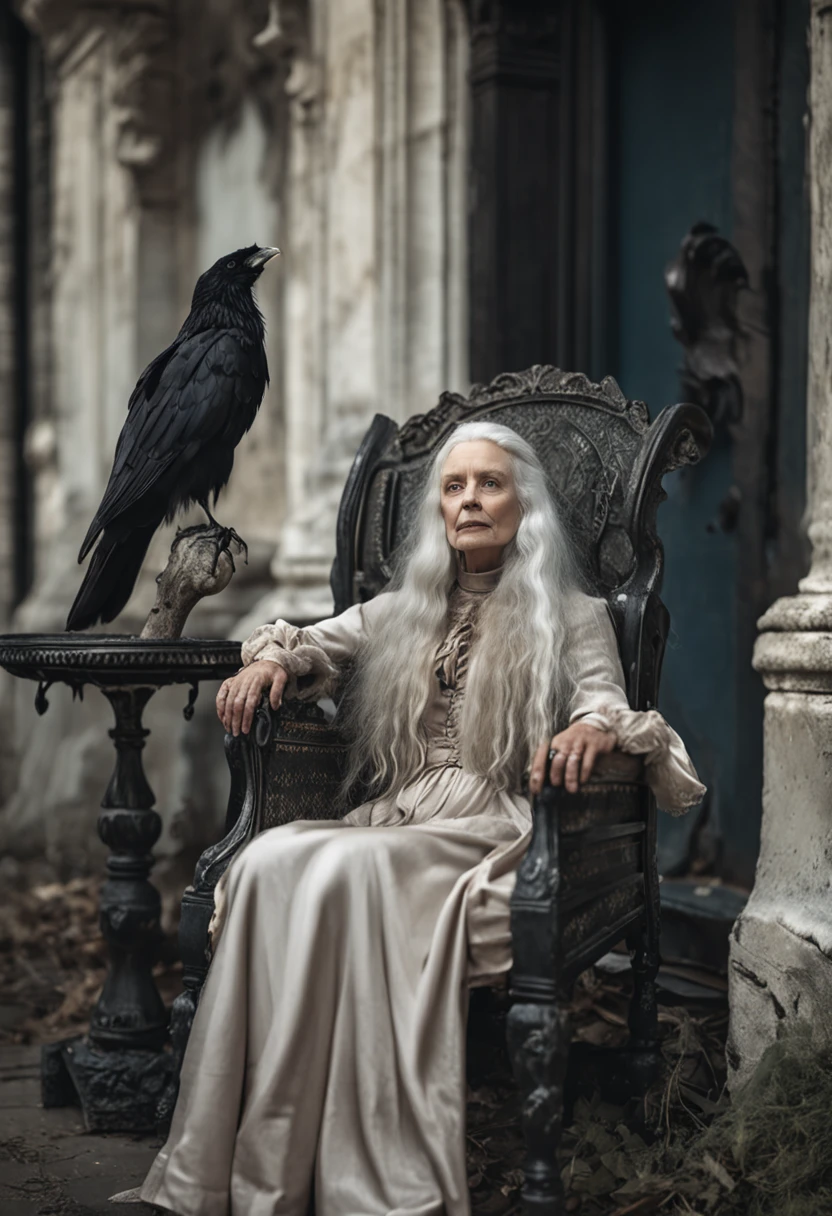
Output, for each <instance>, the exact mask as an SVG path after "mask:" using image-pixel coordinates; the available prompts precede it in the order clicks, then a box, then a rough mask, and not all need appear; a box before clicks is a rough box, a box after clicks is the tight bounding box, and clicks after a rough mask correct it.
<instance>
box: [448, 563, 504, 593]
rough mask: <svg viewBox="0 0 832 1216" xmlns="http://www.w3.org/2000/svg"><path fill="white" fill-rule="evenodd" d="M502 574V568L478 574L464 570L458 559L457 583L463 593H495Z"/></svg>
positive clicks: (482, 571)
mask: <svg viewBox="0 0 832 1216" xmlns="http://www.w3.org/2000/svg"><path fill="white" fill-rule="evenodd" d="M502 573H503V567H502V566H498V567H497V569H496V570H480V571H478V572H477V573H473V572H472V571H469V570H463V569H462V564H461V563H460V560H459V558H457V559H456V581H457V582H458V583H459V585H460V587H461V588H462V589H463V591H477V592H479V593H480V594H481V595H483V594H485V592H487V591H493V590H494V588H495V587H496V586H497V584H498V583H499V581H500V575H501V574H502Z"/></svg>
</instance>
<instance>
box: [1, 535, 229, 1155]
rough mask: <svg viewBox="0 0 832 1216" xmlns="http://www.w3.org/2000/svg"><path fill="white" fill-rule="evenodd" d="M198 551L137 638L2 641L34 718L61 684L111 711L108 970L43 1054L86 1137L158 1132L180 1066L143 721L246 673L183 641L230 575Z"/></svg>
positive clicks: (198, 641)
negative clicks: (78, 1030)
mask: <svg viewBox="0 0 832 1216" xmlns="http://www.w3.org/2000/svg"><path fill="white" fill-rule="evenodd" d="M203 556H204V554H203V552H202V545H201V538H200V537H199V536H196V537H194V538H192V539H189V542H188V544H187V545H180V546H179V547H178V549H177V550H176V551H175V553H174V551H172V556H171V560H170V562H169V563H168V566H167V568H166V569H165V571H164V572H163V574H161V575H160V576H159V579H158V580H157V581H158V583H159V594H158V596H157V601H156V606H155V607H154V609H153V612H151V615H150V617H149V618H148V623H147V625H146V626H145V629H144V631H143V634H142V636H141V637H133V636H126V635H105V634H68V633H64V634H55V635H36V634H16V635H11V636H6V637H0V666H2V667H4V668H5V669H6V671H8V672H10V673H11V674H12V675H15V676H20V677H22V678H24V679H28V680H34V681H36V682H37V686H38V687H37V692H36V695H35V707H36V709H37V711H38V713H41V714H42V713H45V712H46V710H47V708H48V704H49V703H48V700H47V695H46V694H47V691H48V689H49V688H50V687H51V686H52V685H54V684H58V683H63V684H66V685H68V686H69V687H70V688H71V689H72V691H73V696H75V695H76V694H78V695H83V690H84V688H85V687H86V686H87V685H92V686H93V687H95V688H98V689H99V690H100V691H101V692H102V693H103V694H104V696H105V697H106V698H107V700H108V701H109V702H110V705H111V706H112V708H113V713H114V715H115V726H114V728H113V729H112V730H111V731H110V732H109V734H110V738H111V739H112V740H113V743H114V745H115V750H116V757H115V768H114V771H113V775H112V777H111V778H110V783H109V785H108V786H107V789H106V791H105V793H104V797H103V799H102V802H101V813H100V815H99V817H98V834H99V836H100V837H101V839H102V841H103V842H104V844H105V845H107V847H108V848H109V850H110V854H109V857H108V859H107V875H106V879H105V882H104V884H103V887H102V889H101V897H100V904H99V923H100V925H101V930H102V933H103V934H104V937H105V939H106V941H107V944H108V948H109V967H108V970H107V976H106V979H105V982H104V987H103V989H102V992H101V995H100V996H99V998H98V1001H97V1003H96V1005H95V1008H94V1009H93V1011H92V1015H91V1018H90V1029H89V1033H88V1034H87V1035H84V1036H79V1037H76V1038H72V1039H66V1040H64V1041H62V1042H59V1043H54V1044H49V1045H48V1046H46V1047H44V1049H43V1055H42V1082H43V1104H44V1106H47V1107H49V1106H66V1105H71V1104H80V1106H81V1108H82V1110H83V1114H84V1121H85V1123H86V1126H87V1128H88V1130H90V1131H116V1130H118V1131H147V1130H153V1129H154V1128H155V1126H156V1109H157V1105H158V1102H159V1099H160V1097H161V1095H162V1093H163V1092H164V1090H165V1088H166V1086H167V1084H168V1082H169V1080H170V1076H171V1072H172V1069H173V1056H172V1054H171V1051H170V1046H169V1042H168V1011H167V1010H166V1009H165V1006H164V1004H163V1002H162V998H161V997H160V995H159V992H158V989H157V987H156V984H155V982H154V979H153V974H152V968H153V964H154V962H155V961H156V957H157V951H158V947H159V944H160V941H161V928H160V914H161V904H160V899H159V893H158V891H157V890H156V888H155V887H154V886H153V885H152V883H151V882H150V881H149V875H150V871H151V868H152V866H153V856H152V849H153V846H154V845H155V844H156V842H157V840H158V839H159V835H160V833H161V829H162V819H161V816H160V815H159V814H158V812H157V811H155V810H154V809H153V807H154V803H155V801H156V799H155V795H154V793H153V790H152V789H151V788H150V785H149V783H148V781H147V777H146V776H145V772H144V767H143V764H142V751H143V749H144V745H145V739H146V738H147V736H148V735H149V734H150V732H149V731H148V730H147V729H146V728H145V727H144V725H143V723H142V715H143V713H144V710H145V708H146V706H147V704H148V702H149V701H150V699H151V697H152V696H153V694H154V693H155V692H156V691H157V689H159V688H162V687H164V686H166V685H170V684H182V685H187V686H189V687H190V694H189V696H188V701H187V704H186V705H185V707H184V714H185V717H186V719H190V718H191V717H192V716H193V712H194V702H195V701H196V697H197V693H198V690H199V685H200V683H201V682H203V681H206V680H207V681H213V682H216V681H219V680H223V679H225V678H226V677H228V676H230V675H233V674H234V672H235V671H237V669H238V668H239V666H240V643H239V642H233V641H224V640H221V639H220V640H213V639H202V638H182V637H179V636H177V634H178V632H181V628H182V625H184V621H185V619H186V617H187V615H188V613H189V612H190V610H191V608H192V607H193V605H194V604H195V603H196V602H197V600H198V599H199V598H201V596H203V595H210V594H215V593H216V592H217V591H220V590H222V589H223V587H224V586H226V585H227V583H228V581H229V579H230V578H231V574H232V572H233V562H232V561H231V560H230V554H229V555H225V554H224V555H223V557H224V558H225V557H227V558H228V561H226V560H223V561H222V562H221V563H220V564H219V566H218V568H217V570H216V571H212V572H211V573H210V577H206V575H205V569H206V567H205V563H204V561H202V560H201V559H202V557H203ZM194 558H197V559H198V560H197V561H196V562H194V560H193V559H194ZM229 563H230V564H229ZM194 568H196V572H197V576H198V577H196V578H194ZM163 634H167V636H160V635H163ZM171 635H172V636H171Z"/></svg>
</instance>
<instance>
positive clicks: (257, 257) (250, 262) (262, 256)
mask: <svg viewBox="0 0 832 1216" xmlns="http://www.w3.org/2000/svg"><path fill="white" fill-rule="evenodd" d="M279 256H280V250H279V249H276V248H275V247H274V246H272V245H266V246H265V247H264V248H263V249H258V250H257V252H256V253H253V254H252V255H251V257H248V258H246V266H250V267H251V269H252V270H258V269H259V268H260V267H261V266H265V265H266V262H270V261H271V260H272V258H276V257H279Z"/></svg>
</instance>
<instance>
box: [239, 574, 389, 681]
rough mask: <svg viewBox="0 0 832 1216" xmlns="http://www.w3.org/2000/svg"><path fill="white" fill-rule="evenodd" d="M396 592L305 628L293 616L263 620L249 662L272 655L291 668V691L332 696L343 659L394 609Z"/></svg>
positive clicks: (250, 641) (250, 642) (245, 651)
mask: <svg viewBox="0 0 832 1216" xmlns="http://www.w3.org/2000/svg"><path fill="white" fill-rule="evenodd" d="M394 601H395V595H394V594H393V593H390V592H382V593H381V594H380V595H377V596H375V598H374V599H372V600H370V601H369V602H368V603H366V604H353V606H352V607H351V608H348V609H347V610H346V612H342V613H340V614H339V615H338V616H333V617H328V618H327V619H326V620H324V621H318V623H317V624H316V625H308V626H306V627H305V628H304V629H299V628H298V627H297V626H296V625H290V624H289V622H288V621H275V622H274V624H273V625H259V626H258V627H257V629H255V630H254V633H252V635H251V636H250V637H248V638H246V640H245V642H243V647H242V658H243V666H244V667H248V665H249V663H254V662H255V660H257V659H269V660H270V661H271V662H273V663H278V664H279V665H280V666H281V667H282V668H283V669H284V670H285V671H287V672H288V673H289V682H288V683H287V685H286V696H287V698H289V699H293V698H295V697H298V698H300V699H301V700H303V701H314V700H317V699H318V698H319V697H326V696H329V695H330V694H331V693H332V692H333V690H334V688H335V686H336V685H337V683H338V678H339V676H340V674H341V668H342V667H343V665H344V664H345V663H346V662H348V661H349V659H351V658H352V656H353V655H354V654H355V653H356V651H357V650H358V648H359V646H360V645H361V644H362V643H363V642H364V641H365V639H366V638H367V637H368V636H369V634H370V633H371V632H372V629H373V625H374V623H375V622H376V621H377V620H378V619H379V617H380V615H381V614H382V613H384V612H386V611H388V610H393V609H394V606H395V605H394Z"/></svg>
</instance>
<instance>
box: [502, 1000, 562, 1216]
mask: <svg viewBox="0 0 832 1216" xmlns="http://www.w3.org/2000/svg"><path fill="white" fill-rule="evenodd" d="M508 1049H509V1055H510V1056H511V1064H512V1068H513V1070H514V1076H515V1080H516V1081H517V1086H518V1088H519V1090H520V1098H521V1103H522V1106H521V1112H520V1121H521V1126H522V1130H523V1138H524V1140H525V1144H526V1160H525V1166H524V1169H525V1175H526V1178H525V1184H524V1186H523V1210H524V1212H525V1213H526V1216H562V1213H563V1212H564V1210H565V1209H564V1191H563V1183H562V1182H561V1177H560V1170H559V1168H558V1164H557V1156H556V1154H557V1148H558V1144H559V1142H560V1134H561V1129H562V1125H563V1086H564V1080H565V1076H566V1065H567V1061H568V1057H569V1019H568V1015H567V1013H566V1012H565V1010H563V1009H561V1008H559V1007H558V1005H557V1004H556V1003H555V1002H554V1001H552V1002H547V1003H545V1004H542V1003H541V1004H531V1003H529V1004H526V1003H518V1004H516V1005H512V1007H511V1009H510V1010H509V1012H508Z"/></svg>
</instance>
